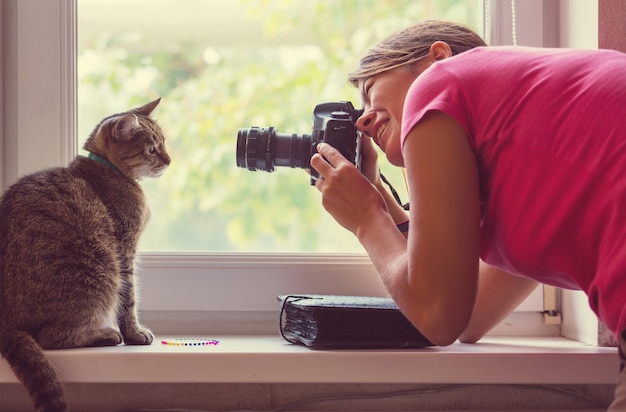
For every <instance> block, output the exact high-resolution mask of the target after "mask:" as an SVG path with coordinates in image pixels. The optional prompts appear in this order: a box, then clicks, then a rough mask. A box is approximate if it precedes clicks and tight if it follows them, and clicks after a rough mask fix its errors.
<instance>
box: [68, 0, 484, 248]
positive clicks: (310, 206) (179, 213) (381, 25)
mask: <svg viewBox="0 0 626 412" xmlns="http://www.w3.org/2000/svg"><path fill="white" fill-rule="evenodd" d="M113 3H115V2H114V1H113V2H99V1H97V0H79V2H78V7H79V9H78V15H79V24H78V29H79V57H78V69H79V114H78V115H79V133H80V135H79V140H80V141H79V144H80V145H82V142H83V141H84V139H85V138H86V137H87V135H88V134H89V132H90V131H91V129H92V128H93V127H94V125H95V123H97V121H98V120H99V119H100V118H102V117H104V116H106V115H108V114H111V113H114V112H118V111H123V110H126V109H128V108H130V107H134V106H138V105H141V104H143V103H145V102H147V101H148V100H149V99H153V98H156V97H158V96H161V97H162V98H163V100H162V102H161V106H160V107H159V108H158V109H157V111H156V112H155V117H156V118H157V119H158V120H159V122H160V124H161V126H162V128H163V130H164V131H165V133H166V135H167V137H168V141H167V146H168V150H169V152H170V154H171V155H172V158H173V162H172V165H171V167H170V169H169V170H168V171H167V172H166V173H165V175H164V176H163V177H161V178H159V179H158V180H153V181H152V180H146V181H144V182H142V185H143V186H144V188H145V190H146V193H147V196H148V199H149V203H150V205H151V209H152V219H151V221H150V223H149V226H148V229H147V231H146V233H145V234H144V237H143V240H142V243H141V249H142V250H144V251H208V252H298V253H303V252H325V253H326V252H341V253H351V252H362V249H361V247H360V246H359V244H358V242H357V241H356V240H355V239H353V236H352V234H350V233H348V232H346V231H345V230H344V229H342V228H341V227H339V225H337V224H336V223H335V222H334V221H333V220H332V218H330V217H329V216H328V215H327V213H326V212H325V211H324V210H323V208H322V206H321V203H320V195H319V193H318V192H317V190H316V189H315V188H313V187H311V186H309V178H308V175H307V174H306V172H305V171H303V170H301V169H289V168H284V167H280V168H277V169H276V171H275V172H274V173H272V174H268V173H266V172H249V171H247V170H245V169H241V168H237V167H236V165H235V144H236V135H237V130H238V129H239V128H243V127H250V126H275V127H277V128H278V131H279V132H280V133H298V134H302V133H310V131H311V126H312V123H311V114H312V110H313V107H314V106H315V104H317V103H320V102H326V101H336V100H351V101H352V102H353V103H354V104H355V106H356V107H358V106H359V105H360V102H359V99H358V93H357V91H356V89H354V88H353V87H351V86H350V85H348V84H347V81H346V76H347V73H348V72H350V71H351V70H353V69H354V68H355V67H356V66H357V64H358V60H359V58H360V56H361V55H362V54H363V53H364V52H365V51H366V50H367V49H368V47H371V46H372V45H374V44H375V43H376V42H377V41H379V40H380V39H382V38H383V37H385V36H386V35H388V34H390V33H391V32H393V31H397V30H399V29H401V28H404V27H406V26H408V25H410V24H412V23H414V22H416V21H419V20H423V19H429V18H437V19H446V20H453V21H457V22H462V23H466V24H467V25H469V26H470V27H472V28H474V29H475V30H477V31H478V32H480V31H481V26H482V2H481V1H477V0H447V1H446V0H430V1H429V0H422V1H420V0H394V1H379V0H307V1H296V0H293V1H280V0H238V1H235V0H228V1H216V0H186V1H174V0H149V1H145V0H144V1H139V0H133V1H130V2H127V1H123V2H121V3H120V4H119V5H118V6H115V4H113ZM133 5H134V6H133ZM226 5H227V6H226ZM103 7H108V9H103ZM166 7H170V8H171V9H170V10H171V11H170V12H166V11H165V10H166V9H165V8H166ZM110 9H115V10H110ZM107 10H110V11H107ZM106 13H109V17H106V16H103V14H106ZM183 13H189V14H188V15H186V17H185V16H182V17H181V14H183ZM229 13H230V14H229ZM124 18H125V19H127V20H124ZM122 20H123V21H122ZM125 21H128V23H125ZM124 24H125V25H124ZM194 36H195V37H194ZM385 161H386V159H384V155H382V156H381V168H382V169H383V172H384V173H385V174H386V175H387V176H388V178H390V180H392V183H393V184H394V186H396V188H397V189H399V192H400V193H401V194H403V199H404V200H406V194H405V193H406V192H405V191H404V190H403V189H404V187H403V186H404V181H403V179H402V177H401V174H400V172H399V171H398V170H394V168H392V167H391V166H388V165H386V164H385Z"/></svg>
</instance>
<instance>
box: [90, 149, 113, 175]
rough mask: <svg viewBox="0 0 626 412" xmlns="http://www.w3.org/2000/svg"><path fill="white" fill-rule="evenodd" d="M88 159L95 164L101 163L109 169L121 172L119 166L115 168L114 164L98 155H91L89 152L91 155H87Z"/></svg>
mask: <svg viewBox="0 0 626 412" xmlns="http://www.w3.org/2000/svg"><path fill="white" fill-rule="evenodd" d="M87 157H88V158H89V159H91V160H93V161H94V162H98V163H101V164H103V165H105V166H107V167H110V168H111V169H113V170H117V171H120V169H118V168H117V166H115V165H114V164H113V163H111V162H109V161H108V160H107V159H105V158H104V157H102V156H98V155H97V154H94V153H91V152H89V154H88V155H87Z"/></svg>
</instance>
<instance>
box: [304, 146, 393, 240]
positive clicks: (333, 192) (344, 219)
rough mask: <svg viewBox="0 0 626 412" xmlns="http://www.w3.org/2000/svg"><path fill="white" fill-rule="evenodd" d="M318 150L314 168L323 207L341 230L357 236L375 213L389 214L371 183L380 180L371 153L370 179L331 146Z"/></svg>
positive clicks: (368, 158)
mask: <svg viewBox="0 0 626 412" xmlns="http://www.w3.org/2000/svg"><path fill="white" fill-rule="evenodd" d="M371 149H372V151H373V152H374V156H376V153H375V151H374V149H373V148H371ZM317 150H318V153H316V154H314V155H313V156H312V157H311V166H312V167H313V168H314V169H315V170H317V172H318V173H319V176H320V177H319V178H318V179H317V181H316V182H315V186H316V187H317V189H318V190H319V191H320V192H321V193H322V205H323V206H324V208H325V209H326V210H327V211H328V212H329V213H330V214H331V215H332V216H333V217H334V218H335V220H336V221H337V222H338V223H339V224H340V225H341V226H343V227H345V228H346V229H348V230H349V231H351V232H352V233H355V234H357V232H358V230H359V227H360V226H361V225H366V224H367V223H368V219H369V217H371V216H372V215H371V214H372V213H374V214H380V213H382V214H387V207H386V204H385V200H384V199H383V197H382V196H381V194H380V193H379V192H378V190H376V188H375V187H374V186H373V184H372V183H371V181H370V180H369V178H370V176H371V177H372V178H374V179H376V176H378V179H380V176H379V175H378V166H377V162H376V158H375V157H374V158H373V162H372V157H371V152H370V151H369V150H368V151H367V153H366V156H368V157H367V158H366V162H365V166H366V168H367V172H368V173H369V174H370V176H367V177H366V176H365V175H364V174H362V173H361V172H360V171H359V170H358V169H357V168H356V167H355V166H354V165H353V164H352V163H351V162H350V161H349V160H347V159H346V158H345V157H343V155H342V154H341V153H340V152H339V151H338V150H337V149H335V148H334V147H332V146H331V145H329V144H327V143H320V144H319V145H318V146H317ZM374 169H375V173H374Z"/></svg>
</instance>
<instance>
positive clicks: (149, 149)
mask: <svg viewBox="0 0 626 412" xmlns="http://www.w3.org/2000/svg"><path fill="white" fill-rule="evenodd" d="M156 151H157V150H156V146H150V147H148V150H147V152H148V154H151V155H153V154H155V153H156Z"/></svg>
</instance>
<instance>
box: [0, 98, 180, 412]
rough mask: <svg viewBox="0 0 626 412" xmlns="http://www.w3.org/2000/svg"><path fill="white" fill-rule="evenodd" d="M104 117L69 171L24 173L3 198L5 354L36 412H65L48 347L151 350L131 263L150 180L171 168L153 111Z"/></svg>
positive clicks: (0, 301) (0, 332)
mask: <svg viewBox="0 0 626 412" xmlns="http://www.w3.org/2000/svg"><path fill="white" fill-rule="evenodd" d="M159 102H160V99H157V100H154V101H152V102H150V103H148V104H146V105H144V106H142V107H139V108H136V109H132V110H130V111H127V112H124V113H119V114H115V115H112V116H109V117H107V118H105V119H104V120H102V121H101V122H100V123H99V124H98V126H97V127H96V128H95V129H94V131H93V132H92V133H91V135H90V136H89V138H88V140H87V142H86V143H85V146H84V149H85V150H86V151H87V152H89V156H87V157H85V156H77V157H76V159H74V160H73V161H72V163H71V164H70V165H69V166H68V167H59V168H53V169H47V170H43V171H40V172H37V173H34V174H32V175H28V176H25V177H22V178H21V179H20V180H18V181H17V182H16V183H15V184H14V185H12V186H11V187H10V188H9V189H8V190H7V191H6V193H4V195H3V196H2V198H0V354H2V356H3V357H4V358H5V359H6V360H7V361H8V363H9V364H10V365H11V367H12V368H13V371H14V372H15V374H16V375H17V377H18V378H19V379H20V381H21V382H22V383H23V384H24V386H25V387H26V389H27V390H28V392H29V393H30V396H31V398H32V399H33V402H34V404H35V408H36V409H37V410H38V411H46V412H52V411H66V410H67V409H68V408H67V404H66V401H65V399H64V395H63V387H62V385H61V383H60V381H59V379H58V378H57V375H56V373H55V371H54V368H53V367H52V365H51V364H50V362H49V361H48V359H47V358H46V356H45V354H44V352H42V349H64V348H79V347H88V346H91V347H94V346H115V345H118V344H120V343H122V342H124V343H125V344H127V345H149V344H151V343H152V340H153V335H152V333H151V332H150V330H148V329H147V328H145V327H143V326H141V325H140V324H139V323H138V321H137V313H136V307H135V286H134V282H135V281H134V270H133V261H134V259H135V252H136V249H137V241H138V239H139V236H140V234H141V232H142V230H143V228H144V226H145V224H146V222H147V220H148V216H149V211H148V207H147V205H146V203H145V199H144V194H143V191H142V189H141V186H139V184H138V183H137V180H138V179H141V178H143V177H158V176H160V175H161V174H163V172H164V171H165V169H166V168H167V167H168V165H169V164H170V157H169V155H168V154H167V152H166V150H165V147H164V136H163V133H162V131H161V129H160V128H159V126H158V125H157V123H156V122H155V121H154V120H152V119H151V118H150V117H149V115H150V113H152V111H153V110H154V108H155V107H156V106H157V105H158V104H159Z"/></svg>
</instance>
